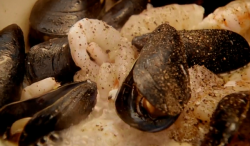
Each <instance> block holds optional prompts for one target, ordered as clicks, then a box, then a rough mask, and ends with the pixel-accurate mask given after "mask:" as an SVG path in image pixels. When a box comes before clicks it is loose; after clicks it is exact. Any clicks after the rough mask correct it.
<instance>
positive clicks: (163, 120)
mask: <svg viewBox="0 0 250 146" xmlns="http://www.w3.org/2000/svg"><path fill="white" fill-rule="evenodd" d="M132 44H133V45H134V46H136V47H137V49H138V51H139V52H140V55H139V57H138V59H137V61H136V62H135V64H134V66H133V69H132V70H131V72H130V74H129V75H128V76H127V78H126V79H125V81H124V83H123V85H122V87H121V88H120V91H119V92H118V95H117V99H116V109H117V113H118V115H119V116H120V118H121V119H123V121H125V122H126V123H127V124H129V125H131V126H132V127H135V128H137V129H140V130H142V131H149V132H157V131H160V130H163V129H166V128H168V127H169V126H171V125H172V124H173V123H174V122H175V121H176V119H177V118H178V116H179V115H180V114H181V112H182V111H183V108H184V107H185V105H186V104H187V102H188V101H189V99H190V97H191V91H190V81H189V73H188V68H190V67H192V66H194V65H204V66H205V67H206V68H208V69H209V70H210V71H212V72H213V73H216V74H219V73H225V72H228V71H231V70H235V69H237V68H240V67H243V66H244V65H246V64H247V63H249V61H250V52H249V51H250V47H249V45H248V42H247V41H246V40H245V39H244V38H243V37H242V36H240V35H239V34H237V33H234V32H232V31H228V30H218V29H210V30H208V29H204V30H180V31H177V30H176V29H175V28H173V27H171V26H170V25H168V24H162V25H160V26H158V27H157V28H156V29H155V30H154V31H153V32H152V33H149V34H144V35H142V36H138V37H135V38H134V39H133V40H132ZM249 104H250V92H239V93H233V94H231V95H228V96H226V97H224V98H223V99H222V100H221V101H220V102H219V104H218V105H217V108H216V110H215V111H214V113H213V116H212V118H211V121H212V122H211V124H210V131H209V133H208V134H207V135H206V138H205V139H204V140H203V142H202V146H208V145H211V146H215V145H216V146H217V145H226V144H228V143H231V144H233V143H240V142H242V143H244V141H246V142H248V141H247V138H248V137H249V136H250V132H249V131H247V130H243V129H244V128H247V129H249V128H248V127H249V126H247V125H248V124H249V123H247V122H248V121H249V119H250V117H249V113H250V110H249ZM232 138H233V140H232Z"/></svg>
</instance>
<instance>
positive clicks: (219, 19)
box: [193, 0, 250, 42]
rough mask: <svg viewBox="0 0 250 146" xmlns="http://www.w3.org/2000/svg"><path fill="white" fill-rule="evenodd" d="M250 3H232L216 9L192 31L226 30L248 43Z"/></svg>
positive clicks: (245, 0)
mask: <svg viewBox="0 0 250 146" xmlns="http://www.w3.org/2000/svg"><path fill="white" fill-rule="evenodd" d="M249 10H250V1H249V0H237V1H232V2H230V3H229V4H227V5H226V6H224V7H220V8H218V9H216V10H215V11H214V12H213V13H212V14H209V15H208V16H207V17H206V18H205V19H204V20H202V22H200V23H199V24H197V25H195V26H194V28H193V29H228V30H231V31H234V32H236V33H238V34H240V35H242V36H243V37H244V38H245V39H246V40H247V41H248V42H250V35H249V31H250V19H249V13H250V11H249Z"/></svg>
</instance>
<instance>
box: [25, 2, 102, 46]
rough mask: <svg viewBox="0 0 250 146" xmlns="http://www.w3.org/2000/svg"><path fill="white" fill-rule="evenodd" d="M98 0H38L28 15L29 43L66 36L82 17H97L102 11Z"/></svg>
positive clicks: (33, 43)
mask: <svg viewBox="0 0 250 146" xmlns="http://www.w3.org/2000/svg"><path fill="white" fill-rule="evenodd" d="M104 3H105V1H100V0H91V1H89V0H38V1H37V2H36V3H35V5H34V7H33V9H32V11H31V15H30V32H29V42H30V45H31V46H33V45H36V44H38V43H41V42H44V41H47V40H49V39H51V38H55V37H66V36H67V33H68V31H69V28H70V27H71V26H72V25H73V24H74V23H76V22H77V21H78V20H80V19H82V18H97V17H98V16H99V15H100V14H101V13H102V12H103V11H104Z"/></svg>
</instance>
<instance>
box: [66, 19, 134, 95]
mask: <svg viewBox="0 0 250 146" xmlns="http://www.w3.org/2000/svg"><path fill="white" fill-rule="evenodd" d="M68 39H69V44H70V50H71V55H72V58H73V60H74V62H75V64H76V65H77V66H79V67H80V68H81V71H79V72H78V73H77V74H76V75H75V80H78V81H79V80H86V79H90V80H92V81H96V82H97V86H98V89H99V91H100V92H102V91H103V90H105V95H103V97H107V96H108V95H107V93H108V92H109V91H110V90H111V89H112V88H113V87H115V85H121V84H122V82H123V80H124V79H125V77H126V76H127V74H128V72H129V70H130V68H131V66H132V64H133V62H134V60H135V53H134V50H133V48H132V45H131V43H130V42H128V41H127V39H126V38H124V37H122V36H121V35H120V34H119V32H118V31H117V30H115V29H114V28H113V27H111V26H109V25H107V24H106V23H104V22H103V21H100V20H94V19H82V20H80V21H78V22H77V23H76V24H74V26H73V27H72V28H71V29H70V31H69V34H68ZM106 63H110V64H109V65H107V64H106ZM102 66H103V67H102ZM104 66H106V67H104ZM112 68H115V72H114V73H112V72H110V70H112ZM100 69H104V70H106V71H101V70H100ZM102 72H106V73H108V74H107V75H105V78H103V75H102V74H100V73H102ZM99 74H100V76H99ZM114 75H115V76H114ZM98 76H99V77H98ZM108 79H111V80H108ZM103 80H104V81H107V82H106V83H105V84H106V85H107V86H105V87H103V86H101V85H102V82H104V81H103Z"/></svg>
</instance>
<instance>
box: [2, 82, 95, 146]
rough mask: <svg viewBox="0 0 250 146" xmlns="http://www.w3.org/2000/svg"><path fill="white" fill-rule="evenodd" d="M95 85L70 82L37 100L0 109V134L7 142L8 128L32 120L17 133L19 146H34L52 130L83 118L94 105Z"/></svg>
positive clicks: (72, 123) (58, 129) (68, 125)
mask: <svg viewBox="0 0 250 146" xmlns="http://www.w3.org/2000/svg"><path fill="white" fill-rule="evenodd" d="M96 96H97V86H96V83H94V82H91V81H89V80H87V81H83V82H77V83H71V84H67V85H64V86H62V87H60V88H59V89H57V90H55V91H52V92H50V93H48V94H46V95H43V96H41V97H37V98H33V99H29V100H25V101H19V102H15V103H11V104H8V105H6V106H4V107H3V108H1V109H0V119H4V120H1V121H0V134H1V135H2V136H3V135H4V136H3V137H5V139H8V138H9V137H10V133H9V132H8V131H9V128H10V126H11V125H12V124H13V123H14V122H15V121H16V120H19V119H22V118H25V117H32V118H31V119H30V120H29V121H28V123H27V124H26V125H25V127H24V129H23V131H22V132H21V134H20V137H19V138H18V139H19V146H28V145H35V144H36V143H38V142H39V140H40V139H41V138H42V137H43V136H45V135H47V134H49V133H50V132H52V131H60V130H62V129H65V128H68V127H70V126H71V125H75V124H77V123H79V122H80V121H81V120H83V119H85V118H86V117H87V116H88V115H89V114H90V112H91V111H92V109H93V107H94V106H95V103H96Z"/></svg>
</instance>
